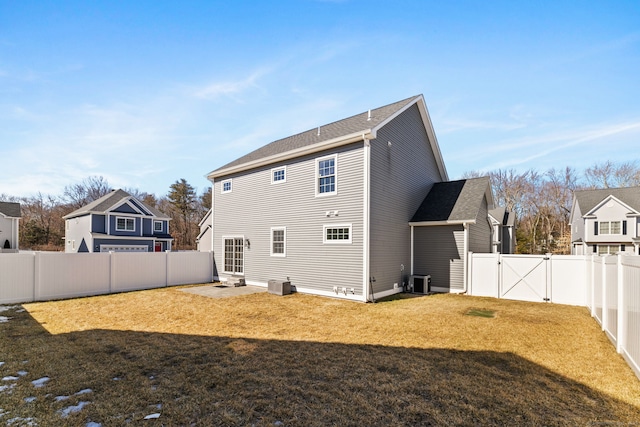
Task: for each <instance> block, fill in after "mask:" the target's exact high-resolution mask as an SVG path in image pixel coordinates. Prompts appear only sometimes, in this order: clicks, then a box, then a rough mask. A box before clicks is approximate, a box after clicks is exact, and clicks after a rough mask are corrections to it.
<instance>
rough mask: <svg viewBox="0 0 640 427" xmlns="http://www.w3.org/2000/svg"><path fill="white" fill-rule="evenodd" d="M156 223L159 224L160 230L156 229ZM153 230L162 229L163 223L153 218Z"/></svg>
mask: <svg viewBox="0 0 640 427" xmlns="http://www.w3.org/2000/svg"><path fill="white" fill-rule="evenodd" d="M156 224H160V230H158V229H156ZM153 231H154V233H155V232H157V231H159V232H162V231H164V224H163V223H162V221H155V220H154V221H153Z"/></svg>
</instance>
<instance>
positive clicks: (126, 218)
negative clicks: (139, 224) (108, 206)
mask: <svg viewBox="0 0 640 427" xmlns="http://www.w3.org/2000/svg"><path fill="white" fill-rule="evenodd" d="M119 219H124V220H125V228H119V227H118V220H119ZM128 221H133V229H132V230H129V229H128V228H126V225H127V222H128ZM116 231H128V232H130V233H135V231H136V219H135V218H131V217H126V216H117V217H116Z"/></svg>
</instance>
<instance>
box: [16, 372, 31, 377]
mask: <svg viewBox="0 0 640 427" xmlns="http://www.w3.org/2000/svg"><path fill="white" fill-rule="evenodd" d="M28 373H29V372H27V371H18V375H20V376H21V377H24V376H25V375H27V374H28Z"/></svg>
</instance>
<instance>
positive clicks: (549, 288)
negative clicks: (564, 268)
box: [544, 253, 553, 302]
mask: <svg viewBox="0 0 640 427" xmlns="http://www.w3.org/2000/svg"><path fill="white" fill-rule="evenodd" d="M552 256H553V254H551V253H547V254H546V256H545V258H546V260H544V262H545V263H546V264H547V268H546V274H547V277H546V278H545V279H546V280H547V286H546V289H545V292H546V293H547V302H552V301H553V292H552V289H553V286H552V283H551V279H552V277H553V276H552V275H551V266H552V265H553V263H552V262H551V257H552Z"/></svg>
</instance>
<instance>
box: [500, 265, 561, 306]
mask: <svg viewBox="0 0 640 427" xmlns="http://www.w3.org/2000/svg"><path fill="white" fill-rule="evenodd" d="M500 258H501V259H500V261H498V264H499V266H500V268H499V277H500V282H499V286H498V290H499V297H500V298H506V299H512V300H519V301H549V300H550V297H549V274H548V273H549V264H548V261H549V257H548V256H545V255H502V256H501V257H500Z"/></svg>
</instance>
